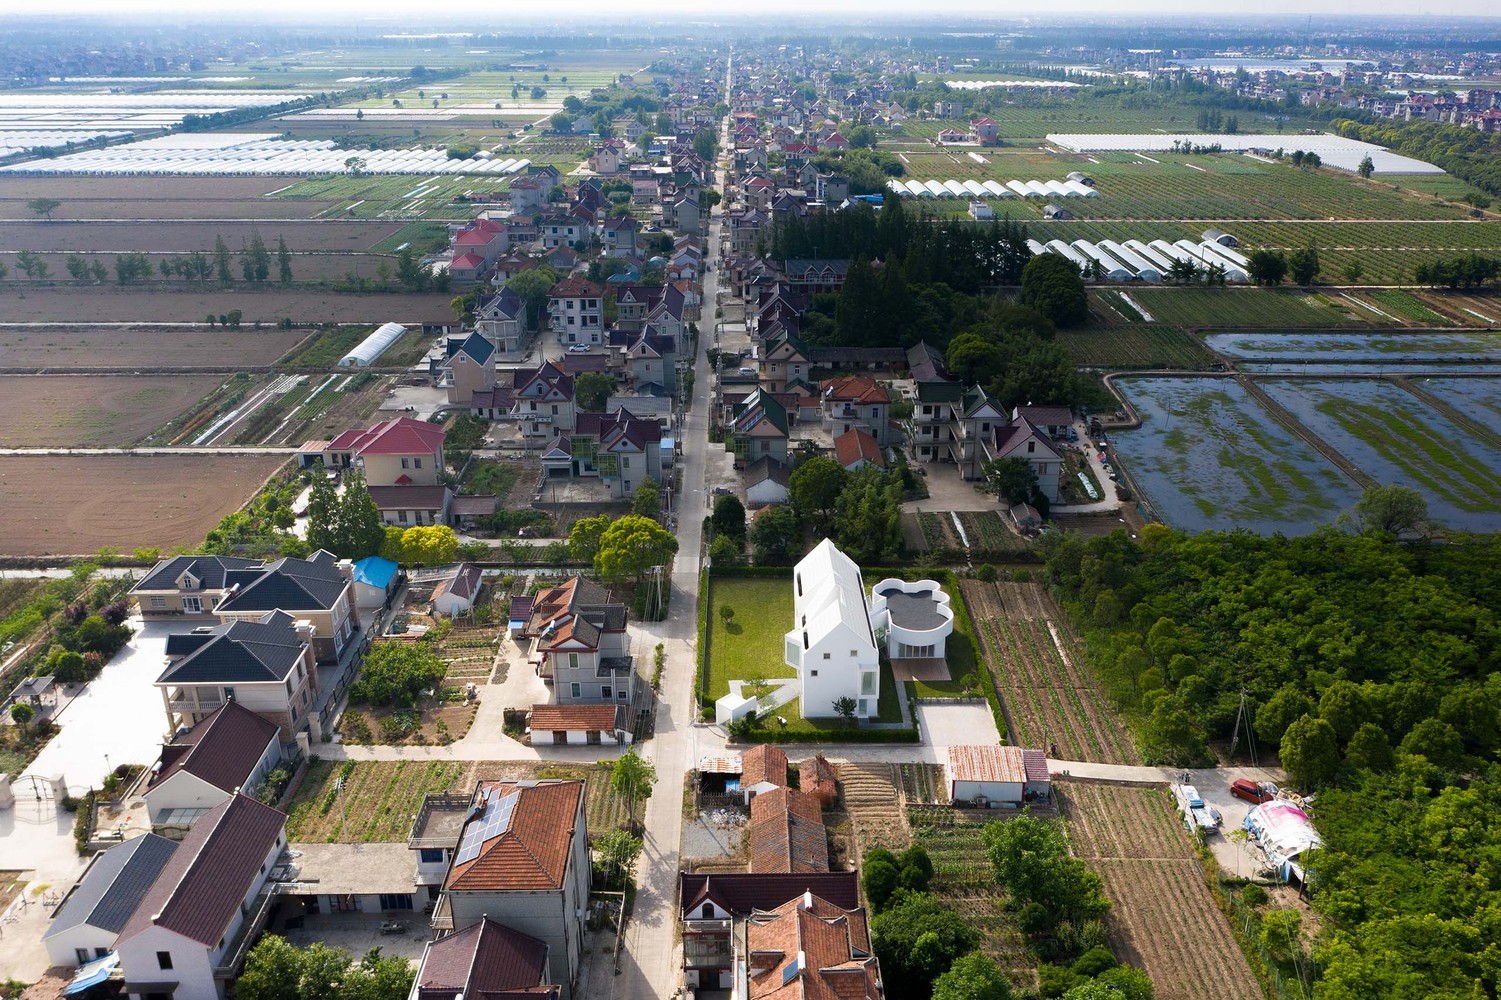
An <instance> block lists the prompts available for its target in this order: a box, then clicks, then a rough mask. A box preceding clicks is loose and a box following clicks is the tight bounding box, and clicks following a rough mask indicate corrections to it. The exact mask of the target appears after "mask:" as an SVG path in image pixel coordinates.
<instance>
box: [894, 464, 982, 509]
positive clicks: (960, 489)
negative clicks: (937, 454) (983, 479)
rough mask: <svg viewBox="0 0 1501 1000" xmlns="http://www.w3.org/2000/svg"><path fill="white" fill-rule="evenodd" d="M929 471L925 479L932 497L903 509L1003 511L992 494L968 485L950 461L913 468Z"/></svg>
mask: <svg viewBox="0 0 1501 1000" xmlns="http://www.w3.org/2000/svg"><path fill="white" fill-rule="evenodd" d="M919 467H921V468H923V469H926V470H927V472H928V475H927V478H926V479H925V480H924V482H926V483H927V484H928V498H927V499H926V500H913V501H911V502H910V503H904V504H902V510H938V511H949V510H999V509H1000V504H999V503H998V502H997V501H996V498H995V497H993V496H991V495H990V494H989V493H982V492H981V491H979V490H977V489H975V484H974V483H971V482H966V481H965V479H964V477H963V476H961V475H959V468H958V466H954V465H949V464H948V463H947V462H920V463H913V468H914V469H917V468H919Z"/></svg>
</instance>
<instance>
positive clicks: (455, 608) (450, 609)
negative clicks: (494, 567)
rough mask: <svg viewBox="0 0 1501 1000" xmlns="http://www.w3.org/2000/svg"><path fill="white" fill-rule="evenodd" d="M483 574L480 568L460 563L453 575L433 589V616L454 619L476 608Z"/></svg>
mask: <svg viewBox="0 0 1501 1000" xmlns="http://www.w3.org/2000/svg"><path fill="white" fill-rule="evenodd" d="M481 579H482V574H481V573H480V568H479V567H478V566H473V565H470V564H469V563H459V565H458V566H456V567H454V570H453V575H451V576H449V577H448V578H447V579H445V580H443V581H442V582H440V583H439V584H438V585H437V586H436V587H435V588H433V614H434V615H443V616H445V617H448V618H452V617H453V616H454V615H461V614H463V613H464V612H466V611H469V610H470V609H472V608H473V607H474V599H475V598H476V597H478V596H479V588H480V581H481Z"/></svg>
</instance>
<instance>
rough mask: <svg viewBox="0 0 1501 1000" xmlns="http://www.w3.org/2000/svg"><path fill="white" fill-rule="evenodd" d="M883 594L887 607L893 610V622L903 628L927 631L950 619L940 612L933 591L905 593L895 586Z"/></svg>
mask: <svg viewBox="0 0 1501 1000" xmlns="http://www.w3.org/2000/svg"><path fill="white" fill-rule="evenodd" d="M882 596H884V597H885V598H886V608H887V610H889V611H890V612H891V621H892V624H895V625H900V626H901V627H902V628H910V629H917V630H919V631H926V630H928V629H932V628H937V627H938V626H940V625H942V624H943V623H944V622H945V621H947V620H948V619H946V618H944V617H943V616H942V615H940V614H939V613H938V602H937V601H936V600H934V598H933V594H932V593H931V592H927V593H922V594H904V593H902V591H901V590H900V589H899V588H896V587H893V588H892V589H891V590H890V592H888V593H886V594H883V595H882Z"/></svg>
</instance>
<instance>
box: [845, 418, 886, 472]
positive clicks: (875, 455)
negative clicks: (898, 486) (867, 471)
mask: <svg viewBox="0 0 1501 1000" xmlns="http://www.w3.org/2000/svg"><path fill="white" fill-rule="evenodd" d="M834 455H835V456H836V458H837V459H838V461H839V464H840V465H842V466H844V467H845V468H846V469H847V468H849V467H850V466H851V465H854V464H855V463H856V462H858V461H860V460H861V459H862V458H863V459H865V461H867V462H869V463H870V464H871V465H878V466H884V465H885V464H886V460H885V459H883V458H882V457H881V446H880V445H879V444H877V443H876V439H875V438H873V437H871V436H870V435H869V434H867V433H865V432H864V431H862V430H861V429H860V428H858V427H852V428H850V429H849V430H847V431H845V432H844V433H843V434H841V435H839V436H838V437H836V438H835V439H834Z"/></svg>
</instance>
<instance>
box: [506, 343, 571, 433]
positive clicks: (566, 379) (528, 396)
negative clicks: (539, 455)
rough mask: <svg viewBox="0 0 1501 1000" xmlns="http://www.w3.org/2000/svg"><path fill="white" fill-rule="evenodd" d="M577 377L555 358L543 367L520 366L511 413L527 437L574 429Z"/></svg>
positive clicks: (513, 380) (513, 382)
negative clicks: (575, 383)
mask: <svg viewBox="0 0 1501 1000" xmlns="http://www.w3.org/2000/svg"><path fill="white" fill-rule="evenodd" d="M573 386H574V377H573V376H572V375H569V374H567V373H565V372H564V371H563V370H562V369H560V368H559V367H558V366H557V365H555V364H553V363H552V362H551V361H548V362H544V363H543V364H542V365H541V367H539V368H531V369H517V370H516V371H515V372H514V373H513V374H512V386H511V395H512V398H513V399H514V400H515V403H514V404H513V407H512V411H511V414H512V416H514V417H515V418H516V419H517V421H518V422H519V424H520V427H521V434H522V436H523V437H529V438H535V437H551V436H553V435H555V434H557V433H559V432H561V431H571V430H572V429H573V425H574V420H575V414H576V412H577V411H576V410H575V407H574V395H573V393H574V388H573Z"/></svg>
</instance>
